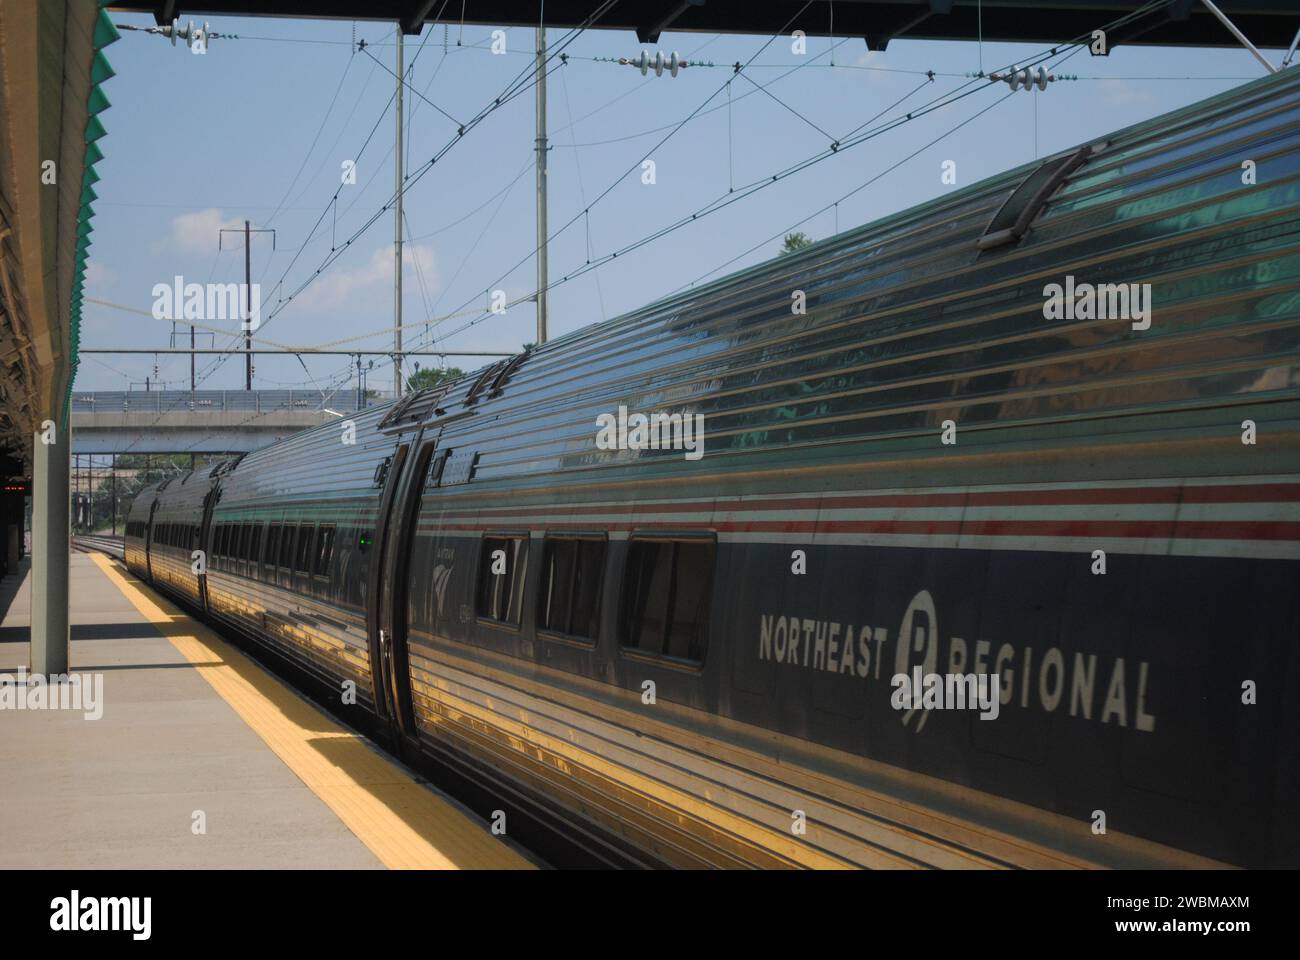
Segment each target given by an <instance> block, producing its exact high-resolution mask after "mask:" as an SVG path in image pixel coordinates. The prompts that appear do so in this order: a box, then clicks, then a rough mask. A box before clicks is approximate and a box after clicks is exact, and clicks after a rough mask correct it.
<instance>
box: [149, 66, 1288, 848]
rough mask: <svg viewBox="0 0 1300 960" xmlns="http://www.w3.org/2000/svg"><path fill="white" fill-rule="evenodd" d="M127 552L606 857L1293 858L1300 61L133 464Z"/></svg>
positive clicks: (154, 574)
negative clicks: (581, 313)
mask: <svg viewBox="0 0 1300 960" xmlns="http://www.w3.org/2000/svg"><path fill="white" fill-rule="evenodd" d="M1247 161H1249V163H1247ZM701 421H702V423H701ZM700 426H702V432H697V427H700ZM196 551H201V552H202V554H203V556H204V558H205V560H206V569H205V572H204V573H202V574H201V575H200V574H194V573H192V572H190V571H191V569H192V563H191V560H192V557H193V556H194V554H195V552H196ZM127 562H128V565H129V567H130V569H131V570H132V571H133V572H134V573H135V574H136V575H137V576H139V577H140V578H142V579H147V580H149V581H151V582H152V583H153V584H154V585H155V586H157V587H158V588H159V589H160V590H162V591H164V592H166V593H168V594H170V595H171V596H173V597H175V598H177V599H179V600H182V601H185V602H187V603H189V604H191V605H192V606H194V607H195V608H196V609H197V610H199V611H200V613H201V614H202V615H205V616H207V617H209V618H211V619H212V620H213V621H215V622H217V623H219V624H222V625H224V626H225V627H227V628H229V629H231V630H233V631H237V632H238V633H240V634H241V635H243V636H245V637H247V638H250V639H251V640H252V641H254V642H255V643H257V644H260V645H262V646H263V647H264V648H265V649H266V650H268V651H273V652H274V653H275V655H276V656H279V657H282V658H285V659H286V660H288V661H291V662H293V663H294V664H295V665H296V666H297V667H298V668H300V669H301V670H302V671H303V672H304V674H305V675H307V676H310V677H311V678H314V680H315V681H318V682H319V683H320V684H322V685H326V686H328V687H329V688H331V689H334V690H338V689H345V688H346V689H354V690H355V692H356V704H355V706H354V707H349V708H347V709H350V710H354V711H356V713H357V715H358V716H362V715H363V716H365V717H368V718H371V719H373V721H374V722H375V723H376V724H377V725H378V726H379V728H380V729H382V730H383V731H385V732H386V733H387V734H388V735H390V736H391V738H392V742H393V743H394V744H396V745H397V748H398V749H400V750H401V751H403V752H404V753H407V754H408V755H411V756H419V757H425V758H430V759H431V760H435V761H436V762H437V763H439V764H442V765H444V766H445V767H446V768H448V769H454V770H455V771H456V772H457V774H458V775H459V776H463V777H464V778H466V779H467V780H468V781H471V782H473V783H476V784H481V785H483V786H484V787H485V789H486V788H490V789H492V790H494V791H496V792H497V793H499V794H501V795H504V796H507V797H510V798H513V801H514V802H517V804H518V805H519V806H520V808H525V807H526V808H528V809H529V810H533V811H545V812H547V813H548V814H549V815H550V816H552V817H554V818H555V819H556V820H557V821H558V822H560V823H562V825H563V827H564V829H566V830H568V831H571V833H572V834H573V835H576V836H579V837H581V838H583V842H584V843H586V844H588V846H589V848H590V849H591V850H593V851H595V853H594V854H593V855H594V856H596V857H597V859H600V860H601V861H602V862H609V863H615V862H619V863H637V864H645V865H669V866H688V867H689V866H706V865H707V866H721V867H737V866H762V867H777V866H783V867H784V866H802V867H1063V866H1085V867H1086V866H1168V865H1178V866H1205V865H1241V866H1270V865H1290V866H1296V865H1300V826H1298V825H1300V816H1298V814H1300V763H1298V762H1297V761H1300V707H1298V706H1297V702H1298V701H1297V698H1296V697H1295V696H1294V693H1293V692H1291V693H1289V692H1288V691H1294V690H1295V689H1297V687H1300V655H1298V654H1297V650H1296V647H1297V640H1298V638H1300V589H1298V588H1300V71H1297V70H1291V71H1286V72H1283V73H1280V74H1277V75H1275V76H1272V77H1268V78H1265V79H1263V80H1260V81H1258V82H1255V83H1251V84H1248V85H1246V86H1243V87H1240V88H1238V89H1235V90H1232V91H1230V92H1229V93H1226V94H1224V95H1222V96H1219V97H1215V98H1212V99H1210V100H1207V101H1204V102H1202V103H1198V104H1196V105H1194V106H1191V107H1188V108H1186V109H1183V110H1179V111H1176V112H1174V113H1171V114H1168V115H1166V116H1163V117H1160V118H1157V119H1155V120H1152V121H1149V122H1146V123H1142V124H1139V125H1136V126H1134V127H1130V128H1128V129H1125V130H1122V131H1119V132H1117V133H1115V134H1113V135H1111V136H1109V137H1106V138H1104V139H1102V140H1098V141H1095V142H1091V143H1087V144H1083V145H1081V146H1080V147H1079V148H1078V149H1076V150H1070V151H1066V152H1063V153H1061V154H1058V155H1056V156H1053V157H1049V158H1048V159H1046V160H1044V161H1041V162H1036V163H1033V164H1028V165H1025V166H1022V167H1020V168H1018V169H1015V170H1012V171H1010V172H1008V173H1005V174H1003V175H1000V176H997V177H994V178H991V179H989V180H986V181H984V182H981V183H979V184H976V185H974V186H971V187H969V188H965V189H961V190H954V191H953V192H951V193H949V194H946V195H945V196H943V197H942V198H940V199H938V200H936V201H934V202H932V203H929V204H926V205H924V206H921V207H918V208H915V209H911V210H907V211H905V212H902V213H899V214H896V215H894V216H891V217H888V218H886V219H884V220H881V221H879V222H876V223H872V224H869V225H867V226H864V227H862V228H859V229H856V230H852V231H849V232H846V233H843V234H840V235H838V236H836V237H833V238H831V239H828V240H825V241H823V242H820V243H817V244H815V245H813V246H812V247H810V248H807V249H805V250H802V251H799V252H797V253H795V254H792V255H787V256H784V257H781V258H778V259H776V260H773V261H770V262H768V263H765V264H762V265H760V266H758V267H755V268H753V269H750V270H746V271H743V272H740V273H737V274H735V275H732V276H728V277H725V278H723V279H721V280H718V281H717V282H714V283H711V284H710V285H708V286H705V287H701V288H699V289H695V290H692V291H690V292H688V293H685V294H682V295H680V296H674V297H671V298H668V299H665V300H662V301H660V302H658V303H655V304H652V305H650V306H647V307H645V308H643V309H641V310H638V311H636V312H634V313H631V314H628V315H625V316H622V317H619V318H617V319H614V320H611V321H609V322H606V323H601V324H596V325H593V326H589V327H585V328H583V329H582V330H580V331H579V332H576V333H573V334H570V335H568V336H565V337H562V338H560V339H557V340H554V341H552V342H550V343H547V344H545V345H543V346H541V347H539V348H537V349H535V350H533V351H531V352H528V353H525V354H521V355H519V356H516V357H513V358H511V359H509V360H506V361H503V362H500V363H497V364H494V365H492V366H489V367H487V368H486V369H484V370H481V371H479V372H477V373H475V374H472V375H470V376H468V377H466V378H464V379H462V380H460V381H458V382H455V383H452V384H450V385H445V386H442V387H439V388H437V389H434V390H428V391H422V392H419V393H415V394H413V395H410V396H407V397H405V398H404V399H402V400H401V401H398V402H397V403H395V404H392V405H388V406H385V407H382V408H377V409H373V410H371V411H368V412H366V413H364V414H361V415H359V416H357V417H355V418H354V419H353V420H351V421H347V422H342V423H331V424H326V425H324V426H321V427H317V428H314V429H311V430H307V431H304V432H302V433H300V434H298V435H295V436H293V437H291V438H288V439H286V440H284V441H282V442H280V443H277V444H274V445H272V446H269V447H266V448H264V449H261V450H258V451H256V452H254V453H251V454H248V455H246V456H244V457H243V458H241V459H240V460H238V461H237V462H230V463H225V464H222V465H221V466H219V467H217V468H215V469H212V470H204V471H200V472H197V473H192V474H190V475H189V476H187V477H185V478H184V479H183V480H173V481H171V482H170V483H168V484H165V485H163V486H160V487H159V488H158V489H157V490H153V491H146V492H145V493H143V494H141V496H140V497H138V498H137V500H136V502H135V504H134V506H133V508H132V512H131V517H130V524H129V526H128V531H127ZM931 677H937V678H939V679H938V681H937V682H938V684H939V686H938V687H936V686H935V685H934V683H932V682H931V681H930V679H929V678H931ZM979 677H985V678H990V679H988V683H989V684H990V686H989V687H987V688H984V689H985V691H986V692H988V691H992V693H991V694H990V695H989V696H988V697H987V698H986V699H985V700H984V701H983V702H982V705H981V707H980V709H979V710H975V709H971V707H972V706H973V704H972V703H970V702H966V703H965V704H964V707H963V704H962V703H960V702H956V703H954V702H953V700H952V694H954V693H959V692H960V689H961V685H962V684H963V683H965V682H966V678H970V679H971V680H977V678H979ZM993 677H996V678H997V679H996V681H994V680H992V679H991V678H993ZM899 678H907V684H908V686H906V687H905V686H902V682H903V681H901V680H900V679H899ZM953 678H956V682H955V683H954V681H953ZM913 685H914V686H915V688H916V689H914V690H912V689H911V687H912V686H913ZM967 689H968V690H970V691H971V692H972V693H974V692H975V691H976V690H977V689H978V688H977V686H976V685H975V684H972V685H971V686H970V687H968V688H967ZM909 690H910V693H909V692H908V691H909ZM922 691H924V695H923V694H922ZM931 693H934V694H935V698H934V699H933V700H931V699H929V695H930V694H931ZM900 694H901V696H900ZM945 694H947V695H948V699H947V700H945V699H944V695H945ZM1102 818H1104V830H1102V829H1099V828H1098V827H1099V823H1100V822H1101V819H1102Z"/></svg>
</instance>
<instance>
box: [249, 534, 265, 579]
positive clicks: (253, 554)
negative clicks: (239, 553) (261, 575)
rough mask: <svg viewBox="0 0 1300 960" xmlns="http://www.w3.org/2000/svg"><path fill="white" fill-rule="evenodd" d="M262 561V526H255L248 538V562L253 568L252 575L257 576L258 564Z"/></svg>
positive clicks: (250, 571)
mask: <svg viewBox="0 0 1300 960" xmlns="http://www.w3.org/2000/svg"><path fill="white" fill-rule="evenodd" d="M261 560H262V524H260V523H255V524H253V532H252V533H251V534H249V537H248V562H249V563H251V564H252V565H253V566H252V568H251V569H250V570H249V573H250V575H252V576H256V575H257V564H258V563H260V562H261Z"/></svg>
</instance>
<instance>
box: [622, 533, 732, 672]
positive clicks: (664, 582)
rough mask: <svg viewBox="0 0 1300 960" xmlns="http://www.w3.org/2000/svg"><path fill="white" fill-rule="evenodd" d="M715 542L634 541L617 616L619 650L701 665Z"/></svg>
mask: <svg viewBox="0 0 1300 960" xmlns="http://www.w3.org/2000/svg"><path fill="white" fill-rule="evenodd" d="M713 557H714V543H713V541H712V540H704V539H689V540H687V539H661V538H648V537H647V538H639V537H634V538H633V539H632V540H631V541H630V542H629V543H628V553H627V572H626V573H625V575H624V577H623V599H622V604H621V609H620V612H619V634H620V637H621V641H622V644H623V647H624V648H625V649H629V650H636V651H639V652H641V653H649V654H654V655H657V656H663V657H671V658H672V659H674V660H684V661H689V662H692V663H702V662H703V661H704V653H705V650H706V648H707V645H708V635H707V631H708V625H709V604H710V600H711V596H712V587H713Z"/></svg>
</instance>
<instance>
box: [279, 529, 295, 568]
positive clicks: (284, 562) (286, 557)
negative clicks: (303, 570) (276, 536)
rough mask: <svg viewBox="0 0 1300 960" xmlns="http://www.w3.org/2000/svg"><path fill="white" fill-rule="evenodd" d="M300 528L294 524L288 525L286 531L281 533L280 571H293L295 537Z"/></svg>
mask: <svg viewBox="0 0 1300 960" xmlns="http://www.w3.org/2000/svg"><path fill="white" fill-rule="evenodd" d="M297 529H298V528H297V527H295V526H294V525H293V524H292V523H286V524H285V525H284V529H283V530H281V531H280V569H281V570H292V569H293V535H294V532H295V531H296V530H297Z"/></svg>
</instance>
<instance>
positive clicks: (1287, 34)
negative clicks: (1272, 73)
mask: <svg viewBox="0 0 1300 960" xmlns="http://www.w3.org/2000/svg"><path fill="white" fill-rule="evenodd" d="M602 5H603V3H602V0H545V3H544V4H543V3H539V2H537V0H533V2H528V0H147V2H116V0H115V2H114V3H113V8H114V9H117V10H133V11H138V12H142V13H151V14H153V16H154V19H155V21H156V22H157V23H159V24H160V25H162V24H169V23H171V22H172V21H173V20H174V19H176V18H179V17H182V16H208V15H211V16H219V15H224V16H254V15H266V16H277V17H325V18H336V19H340V20H388V21H396V22H399V23H401V24H402V28H403V30H405V32H407V33H412V34H414V33H419V32H420V30H421V29H422V27H423V25H424V24H426V23H453V24H459V23H472V24H491V25H499V26H536V25H537V22H538V19H539V16H540V15H541V11H542V10H543V9H544V16H545V21H546V25H547V26H549V27H561V28H567V27H574V26H578V25H581V24H584V23H586V22H587V21H588V20H589V18H590V17H591V15H592V13H593V11H595V10H596V9H597V8H599V7H601V6H602ZM1216 5H1217V6H1218V7H1219V9H1220V10H1222V11H1223V12H1224V13H1226V14H1227V15H1228V16H1229V17H1230V18H1231V19H1232V21H1233V22H1234V23H1235V24H1236V25H1237V26H1238V27H1239V28H1240V29H1241V30H1242V31H1244V32H1245V34H1246V36H1247V37H1249V38H1250V40H1251V41H1253V42H1254V43H1255V45H1256V46H1261V47H1286V46H1288V45H1289V44H1290V43H1291V38H1292V37H1293V36H1294V35H1295V32H1296V28H1297V27H1298V26H1300V12H1298V10H1297V6H1296V3H1295V0H1216ZM1142 7H1150V8H1152V9H1151V10H1150V12H1148V13H1146V14H1144V15H1143V16H1142V17H1141V18H1139V19H1138V20H1136V21H1135V22H1134V23H1132V24H1128V25H1126V26H1125V27H1123V28H1121V29H1120V30H1119V31H1118V32H1117V33H1116V34H1115V35H1112V36H1110V37H1109V40H1110V42H1111V44H1112V45H1114V44H1116V43H1147V44H1161V45H1171V46H1236V45H1237V40H1236V39H1235V38H1234V37H1233V36H1232V34H1231V33H1229V31H1228V30H1227V29H1226V28H1225V27H1224V25H1223V24H1222V23H1220V22H1219V20H1218V19H1217V18H1216V17H1215V16H1214V15H1213V14H1212V13H1211V12H1210V11H1209V10H1208V9H1207V8H1206V7H1205V5H1204V4H1203V3H1201V0H1168V2H1165V3H1160V2H1156V3H1148V4H1143V3H1141V2H1129V3H1124V2H1122V0H813V2H811V3H808V2H807V0H615V2H613V3H612V4H610V5H609V8H608V9H607V10H606V11H605V12H603V13H602V14H601V15H600V17H599V19H598V20H596V21H595V22H594V23H592V24H591V26H592V27H593V28H595V29H605V30H631V31H635V32H636V34H637V37H638V38H639V40H640V41H641V42H642V43H655V42H657V41H658V39H659V34H660V33H661V32H662V31H664V30H686V31H697V32H701V33H752V34H772V33H776V32H778V31H784V32H789V31H793V30H796V29H798V30H803V31H804V32H805V33H808V34H811V35H822V36H832V35H833V36H839V37H862V38H863V39H864V40H865V41H866V43H867V46H868V47H870V48H871V49H873V50H883V49H884V48H885V47H886V45H887V44H888V43H889V41H890V40H892V39H894V38H899V37H905V38H907V39H910V40H975V39H977V38H979V37H981V36H982V37H983V39H985V40H1011V41H1032V42H1042V43H1052V42H1056V41H1061V40H1069V39H1073V38H1075V37H1078V36H1083V35H1085V34H1088V33H1091V32H1092V30H1094V29H1095V28H1096V27H1098V26H1100V25H1102V24H1105V23H1109V22H1112V21H1114V20H1116V19H1118V18H1120V17H1122V16H1124V15H1125V14H1128V13H1132V12H1134V11H1135V10H1138V9H1139V8H1142ZM215 28H216V25H215V24H214V29H215Z"/></svg>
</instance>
